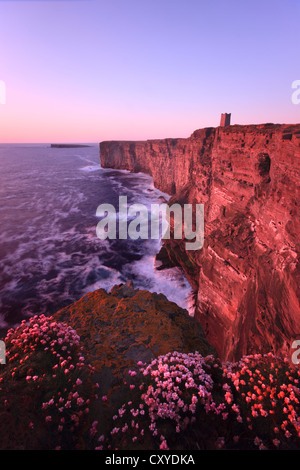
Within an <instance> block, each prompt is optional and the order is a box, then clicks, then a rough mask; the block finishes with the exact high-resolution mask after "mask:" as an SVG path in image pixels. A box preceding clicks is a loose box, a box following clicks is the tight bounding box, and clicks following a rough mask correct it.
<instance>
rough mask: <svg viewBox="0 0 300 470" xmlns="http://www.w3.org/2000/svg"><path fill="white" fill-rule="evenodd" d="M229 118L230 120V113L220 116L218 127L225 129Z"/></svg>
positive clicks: (228, 124) (228, 123)
mask: <svg viewBox="0 0 300 470" xmlns="http://www.w3.org/2000/svg"><path fill="white" fill-rule="evenodd" d="M230 118H231V113H229V114H228V113H222V114H221V121H220V126H221V127H226V126H230Z"/></svg>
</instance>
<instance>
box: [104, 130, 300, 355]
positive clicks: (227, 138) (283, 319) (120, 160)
mask: <svg viewBox="0 0 300 470" xmlns="http://www.w3.org/2000/svg"><path fill="white" fill-rule="evenodd" d="M100 157H101V164H102V166H103V167H106V168H122V169H127V170H130V171H132V172H139V171H142V172H145V173H149V174H151V175H152V176H153V179H154V184H155V185H156V186H157V187H158V188H159V189H160V190H162V191H164V192H167V193H169V194H171V195H172V198H171V199H170V202H169V203H173V202H180V203H181V204H184V203H203V204H204V207H205V240H204V246H203V248H202V249H200V250H196V251H186V249H185V242H184V240H174V239H173V240H172V239H171V240H168V241H166V242H165V244H164V247H163V256H162V258H164V257H165V256H166V255H167V256H168V258H169V259H170V260H171V261H172V263H174V264H179V265H181V266H182V267H183V269H184V271H185V273H186V276H187V277H188V279H189V281H190V283H191V285H192V286H193V288H194V290H195V293H196V296H195V298H196V309H195V318H196V319H197V320H198V321H199V322H200V323H201V325H202V327H203V330H204V332H205V334H206V337H207V339H208V341H209V343H210V344H212V345H213V346H214V347H215V348H216V349H217V351H218V353H219V355H220V356H221V358H222V359H228V360H235V359H237V358H239V357H241V356H242V355H243V354H248V353H257V352H264V351H270V350H273V351H274V352H276V353H279V352H281V353H282V352H283V353H285V352H286V351H288V350H289V347H290V343H291V341H292V340H293V339H294V338H295V337H296V336H299V334H300V306H299V297H300V296H299V294H300V262H299V251H300V250H299V229H300V221H299V208H298V205H299V202H300V189H299V188H300V125H279V124H262V125H249V126H239V125H234V126H228V127H225V128H224V127H217V128H205V129H200V130H197V131H195V132H194V133H193V134H192V135H191V136H190V137H189V138H187V139H183V138H180V139H165V140H149V141H143V142H118V141H114V142H101V144H100Z"/></svg>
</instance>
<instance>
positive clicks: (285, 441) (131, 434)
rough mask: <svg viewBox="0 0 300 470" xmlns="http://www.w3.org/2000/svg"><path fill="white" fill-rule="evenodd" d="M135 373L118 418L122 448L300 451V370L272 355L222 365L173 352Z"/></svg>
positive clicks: (116, 438)
mask: <svg viewBox="0 0 300 470" xmlns="http://www.w3.org/2000/svg"><path fill="white" fill-rule="evenodd" d="M139 365H140V364H139ZM129 375H130V376H131V378H132V379H137V382H136V385H135V390H136V392H135V395H133V394H132V398H131V400H129V401H128V402H127V403H125V404H123V405H122V407H120V409H119V410H118V413H117V414H116V415H115V416H114V425H113V429H112V431H111V438H112V446H115V448H116V446H119V447H120V448H124V446H125V448H126V446H127V448H128V446H129V448H145V446H147V445H148V446H152V447H151V448H153V447H154V448H160V449H172V450H173V449H176V448H177V449H178V448H183V449H185V450H186V449H187V447H188V446H191V445H192V446H194V447H193V448H196V449H197V448H215V449H221V448H227V449H231V448H244V449H255V448H258V449H288V448H297V449H299V448H300V439H299V438H300V408H299V400H300V389H299V380H300V377H299V375H300V371H299V369H297V368H292V367H291V366H290V365H289V363H288V362H287V361H285V360H283V359H280V358H277V357H276V356H274V355H273V354H267V355H260V354H257V355H251V356H245V357H243V358H242V359H241V360H240V361H239V362H237V363H229V362H228V363H223V364H222V363H220V362H219V361H218V360H217V359H216V358H215V357H214V356H207V357H203V356H202V355H201V354H199V353H198V352H195V353H190V354H184V353H179V352H172V353H168V354H166V355H164V356H160V357H158V358H157V359H155V360H153V361H152V362H151V363H150V364H148V365H143V366H141V365H140V370H139V374H136V372H135V371H132V372H130V373H129ZM131 390H132V388H131ZM149 436H150V438H151V439H149ZM176 436H177V437H176ZM179 436H180V437H179ZM180 446H182V447H180ZM190 448H191V447H190Z"/></svg>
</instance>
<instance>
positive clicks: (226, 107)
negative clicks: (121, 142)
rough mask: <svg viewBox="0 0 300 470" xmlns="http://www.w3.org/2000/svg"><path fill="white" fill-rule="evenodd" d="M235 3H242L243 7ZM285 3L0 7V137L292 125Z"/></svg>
mask: <svg viewBox="0 0 300 470" xmlns="http://www.w3.org/2000/svg"><path fill="white" fill-rule="evenodd" d="M246 3H247V5H246ZM299 11H300V8H299V3H298V2H297V1H296V0H285V1H283V0H282V1H281V0H272V1H271V0H265V1H264V2H261V1H258V0H254V1H252V2H240V1H237V0H228V1H227V2H223V1H221V0H217V1H216V2H204V1H203V2H202V1H201V0H189V1H188V2H181V1H179V0H174V1H171V0H164V1H163V2H161V1H158V0H153V2H139V1H137V0H128V1H126V2H123V1H121V0H111V1H110V2H106V1H102V0H99V1H95V0H89V1H80V0H79V1H42V0H39V1H38V0H37V1H10V2H8V1H0V17H1V28H0V47H1V64H0V80H3V81H4V82H5V85H6V104H0V142H2V143H5V142H26V143H27V142H99V141H101V140H108V139H133V140H138V139H147V138H164V137H187V136H189V135H190V134H191V133H192V132H193V131H194V130H195V129H198V128H201V127H209V126H218V125H219V120H220V114H221V113H222V112H231V113H232V123H233V124H234V123H238V124H253V123H262V122H278V123H298V122H300V104H299V105H295V104H293V103H292V100H291V96H292V92H293V90H292V82H293V81H294V80H297V79H300V71H299V67H298V63H299V61H298V60H296V58H297V57H298V55H299V54H298V45H299V43H300V29H299V25H298V19H299Z"/></svg>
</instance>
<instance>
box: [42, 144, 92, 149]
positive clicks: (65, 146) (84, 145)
mask: <svg viewBox="0 0 300 470" xmlns="http://www.w3.org/2000/svg"><path fill="white" fill-rule="evenodd" d="M77 147H91V145H86V144H51V148H58V149H60V148H77Z"/></svg>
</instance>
